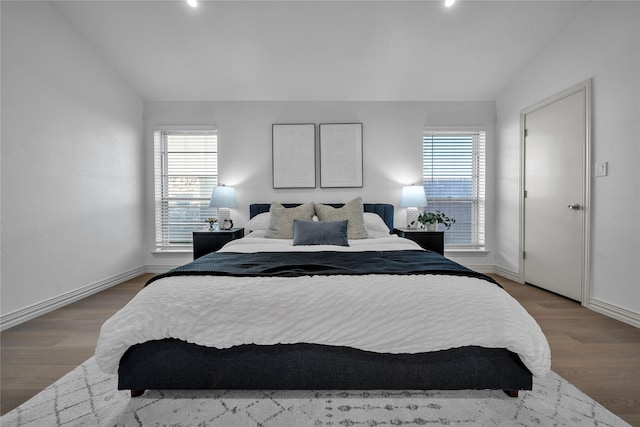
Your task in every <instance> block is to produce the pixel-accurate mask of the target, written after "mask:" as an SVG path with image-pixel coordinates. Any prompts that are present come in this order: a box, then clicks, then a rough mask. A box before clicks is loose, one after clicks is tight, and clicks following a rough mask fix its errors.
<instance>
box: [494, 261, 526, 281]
mask: <svg viewBox="0 0 640 427" xmlns="http://www.w3.org/2000/svg"><path fill="white" fill-rule="evenodd" d="M494 270H495V271H494V272H495V273H496V274H499V275H500V276H502V277H504V278H505V279H509V280H513V281H514V282H516V283H522V281H521V280H520V275H519V274H518V273H517V272H515V271H511V270H507V269H506V268H503V267H500V266H497V265H496V266H495V267H494Z"/></svg>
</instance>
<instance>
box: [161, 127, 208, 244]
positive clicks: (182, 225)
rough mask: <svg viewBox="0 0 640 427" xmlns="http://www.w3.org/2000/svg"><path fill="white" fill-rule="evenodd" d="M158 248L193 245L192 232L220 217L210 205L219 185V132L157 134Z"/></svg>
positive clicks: (163, 132) (169, 132) (164, 132)
mask: <svg viewBox="0 0 640 427" xmlns="http://www.w3.org/2000/svg"><path fill="white" fill-rule="evenodd" d="M154 155H155V160H154V175H155V225H156V227H155V228H156V248H157V249H169V248H179V247H185V246H191V244H192V236H193V235H192V232H193V231H197V230H201V229H202V228H203V226H204V225H205V222H204V220H205V219H206V218H207V217H210V216H216V215H217V212H216V209H215V208H210V207H209V200H210V198H211V192H212V190H213V187H214V186H216V185H217V184H218V137H217V134H216V132H215V131H156V132H155V133H154Z"/></svg>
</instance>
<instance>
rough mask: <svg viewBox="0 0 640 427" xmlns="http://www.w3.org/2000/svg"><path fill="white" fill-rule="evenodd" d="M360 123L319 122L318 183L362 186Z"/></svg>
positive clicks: (338, 186)
mask: <svg viewBox="0 0 640 427" xmlns="http://www.w3.org/2000/svg"><path fill="white" fill-rule="evenodd" d="M362 170H363V163H362V123H321V124H320V187H321V188H340V187H352V188H356V187H360V188H361V187H362V184H363V182H362Z"/></svg>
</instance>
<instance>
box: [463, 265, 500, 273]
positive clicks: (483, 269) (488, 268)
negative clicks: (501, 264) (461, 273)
mask: <svg viewBox="0 0 640 427" xmlns="http://www.w3.org/2000/svg"><path fill="white" fill-rule="evenodd" d="M465 267H467V268H469V269H471V270H473V271H477V272H478V273H482V274H488V273H495V272H496V269H495V267H494V266H493V265H466V266H465Z"/></svg>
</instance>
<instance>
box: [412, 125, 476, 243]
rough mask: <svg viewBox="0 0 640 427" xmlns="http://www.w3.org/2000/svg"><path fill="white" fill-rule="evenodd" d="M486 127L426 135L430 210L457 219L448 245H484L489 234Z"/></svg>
mask: <svg viewBox="0 0 640 427" xmlns="http://www.w3.org/2000/svg"><path fill="white" fill-rule="evenodd" d="M485 139H486V135H485V132H484V131H478V132H455V131H452V132H430V131H425V133H424V136H423V139H422V178H423V179H422V181H423V185H424V189H425V194H426V195H427V203H428V206H427V208H426V210H427V211H429V212H433V211H440V212H442V213H444V214H445V215H447V216H449V217H451V218H453V219H455V220H456V222H455V224H454V225H453V226H452V227H451V228H450V229H449V230H447V231H446V232H445V245H446V246H447V247H454V248H455V247H458V248H480V247H483V246H484V236H485V230H484V229H485Z"/></svg>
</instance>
